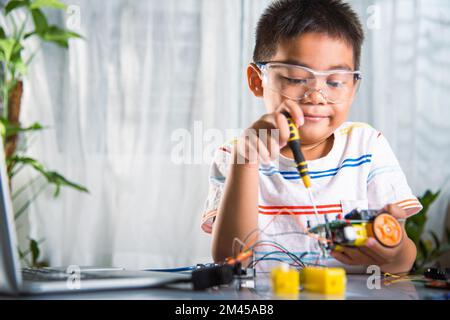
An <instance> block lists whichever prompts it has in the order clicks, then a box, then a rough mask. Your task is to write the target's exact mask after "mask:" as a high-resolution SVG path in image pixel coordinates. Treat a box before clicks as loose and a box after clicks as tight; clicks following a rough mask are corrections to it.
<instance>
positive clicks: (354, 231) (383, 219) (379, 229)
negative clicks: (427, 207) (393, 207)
mask: <svg viewBox="0 0 450 320" xmlns="http://www.w3.org/2000/svg"><path fill="white" fill-rule="evenodd" d="M345 219H346V220H345V221H346V224H345V225H342V227H341V228H339V229H336V230H334V233H335V235H334V238H335V239H333V241H334V242H336V243H338V244H342V245H350V246H363V245H365V243H366V241H367V239H368V238H369V237H373V238H375V239H377V240H378V241H379V242H380V243H381V244H382V245H383V246H385V247H389V248H393V247H396V246H398V245H399V244H400V242H401V241H402V237H403V232H402V227H401V225H400V223H399V222H398V221H397V219H396V218H395V217H393V216H392V215H390V214H389V213H386V212H380V211H377V210H360V209H355V210H353V211H351V212H350V213H348V214H347V215H346V216H345Z"/></svg>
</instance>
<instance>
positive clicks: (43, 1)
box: [30, 0, 67, 9]
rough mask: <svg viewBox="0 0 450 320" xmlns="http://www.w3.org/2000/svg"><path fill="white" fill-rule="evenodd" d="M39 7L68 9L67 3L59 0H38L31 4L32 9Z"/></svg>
mask: <svg viewBox="0 0 450 320" xmlns="http://www.w3.org/2000/svg"><path fill="white" fill-rule="evenodd" d="M39 8H53V9H66V8H67V5H66V4H65V3H62V2H61V1H59V0H36V1H34V2H33V3H31V5H30V9H39Z"/></svg>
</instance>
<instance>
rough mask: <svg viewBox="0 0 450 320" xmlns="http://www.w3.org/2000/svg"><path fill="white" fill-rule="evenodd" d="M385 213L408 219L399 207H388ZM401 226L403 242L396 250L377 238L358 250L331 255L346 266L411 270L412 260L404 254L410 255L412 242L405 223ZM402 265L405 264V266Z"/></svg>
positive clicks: (350, 249) (345, 250)
mask: <svg viewBox="0 0 450 320" xmlns="http://www.w3.org/2000/svg"><path fill="white" fill-rule="evenodd" d="M384 211H386V212H388V213H390V214H391V215H393V216H394V217H395V218H397V219H405V218H406V217H407V215H406V212H405V210H403V209H402V208H400V207H399V206H397V205H393V204H390V205H387V206H386V207H384ZM401 225H402V229H403V237H402V241H401V243H400V244H399V245H398V246H396V247H394V248H388V247H385V246H383V245H382V244H381V243H380V242H379V241H377V240H376V239H375V238H369V239H368V241H367V243H366V245H365V246H362V247H356V248H350V247H343V250H342V251H340V252H337V251H333V252H332V253H331V255H332V256H333V257H334V258H335V259H336V260H339V261H340V262H342V263H344V264H349V265H367V266H368V265H378V266H380V267H383V266H389V267H391V269H392V266H395V268H393V269H395V270H397V269H399V270H404V271H408V270H409V268H410V266H409V264H410V262H409V260H411V259H405V255H404V254H403V253H405V252H407V253H408V254H409V252H410V250H409V248H406V247H407V246H410V242H411V241H410V240H409V238H408V236H407V235H406V232H405V228H404V223H403V222H401ZM407 258H408V257H407ZM412 261H414V259H413V260H412ZM402 264H405V266H403V265H402Z"/></svg>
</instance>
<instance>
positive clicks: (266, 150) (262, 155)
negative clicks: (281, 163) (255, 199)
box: [236, 100, 305, 165]
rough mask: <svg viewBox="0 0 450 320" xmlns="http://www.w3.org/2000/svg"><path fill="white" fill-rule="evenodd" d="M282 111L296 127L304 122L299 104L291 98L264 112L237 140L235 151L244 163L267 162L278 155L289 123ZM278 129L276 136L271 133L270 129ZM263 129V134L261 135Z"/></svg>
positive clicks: (285, 141) (284, 140)
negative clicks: (274, 108)
mask: <svg viewBox="0 0 450 320" xmlns="http://www.w3.org/2000/svg"><path fill="white" fill-rule="evenodd" d="M282 112H288V113H289V114H290V116H291V117H292V120H293V121H294V122H295V125H296V126H297V127H300V126H302V125H303V124H304V123H305V119H304V117H303V112H302V110H301V108H300V106H299V105H298V104H297V103H296V102H294V101H291V100H285V101H284V102H283V103H282V104H281V105H280V106H279V107H278V108H277V109H276V110H275V111H274V112H272V113H269V114H265V115H264V116H262V117H261V118H260V119H258V120H257V121H256V122H255V123H253V125H252V126H251V127H250V128H248V129H246V130H245V132H244V134H243V136H242V137H241V138H240V139H238V141H237V148H236V149H237V152H238V155H239V156H240V157H243V158H244V161H245V163H250V164H254V165H257V164H259V163H260V162H262V163H269V162H270V160H273V159H276V158H277V157H278V156H279V153H280V149H281V148H283V147H284V146H285V145H286V144H287V141H288V139H289V134H290V132H289V124H288V121H287V119H286V117H285V116H284V115H283V114H282ZM274 129H275V130H278V137H273V136H272V135H271V130H274ZM260 130H261V131H260ZM263 130H264V132H265V136H262V134H261V133H262V131H263Z"/></svg>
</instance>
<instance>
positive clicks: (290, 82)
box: [283, 77, 307, 84]
mask: <svg viewBox="0 0 450 320" xmlns="http://www.w3.org/2000/svg"><path fill="white" fill-rule="evenodd" d="M283 80H284V81H286V82H288V83H289V84H306V82H307V80H306V79H293V78H288V77H283Z"/></svg>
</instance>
